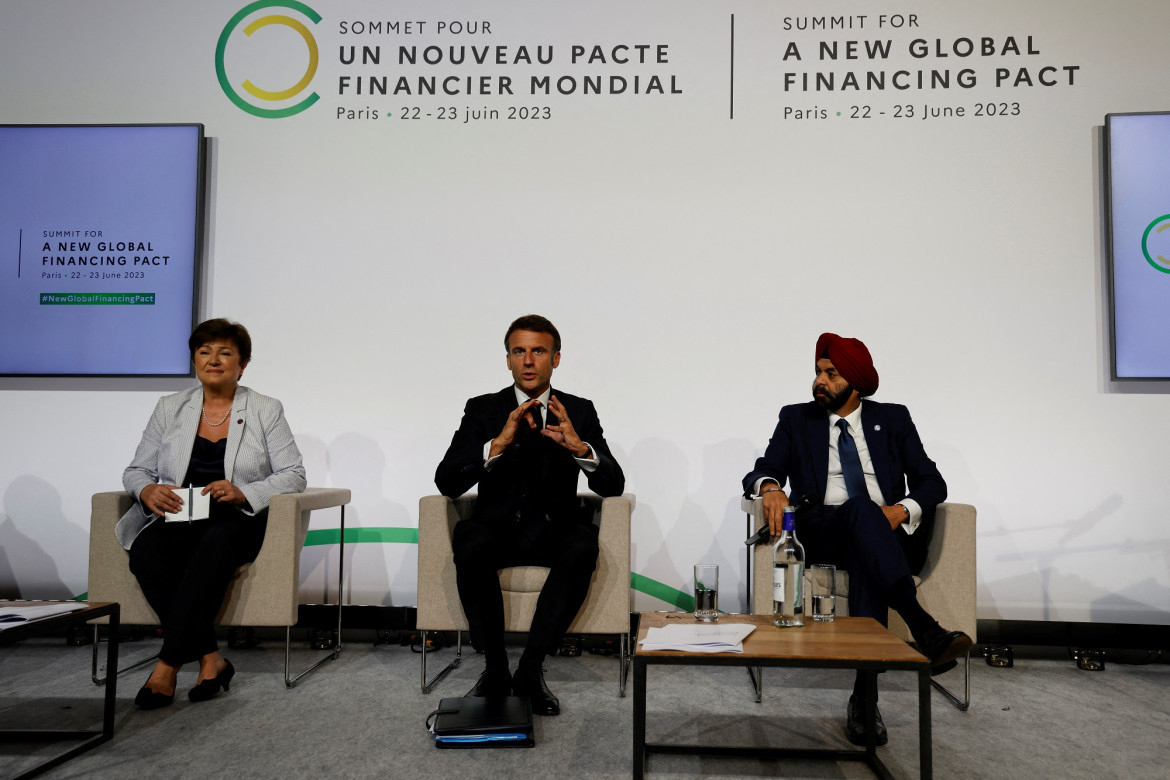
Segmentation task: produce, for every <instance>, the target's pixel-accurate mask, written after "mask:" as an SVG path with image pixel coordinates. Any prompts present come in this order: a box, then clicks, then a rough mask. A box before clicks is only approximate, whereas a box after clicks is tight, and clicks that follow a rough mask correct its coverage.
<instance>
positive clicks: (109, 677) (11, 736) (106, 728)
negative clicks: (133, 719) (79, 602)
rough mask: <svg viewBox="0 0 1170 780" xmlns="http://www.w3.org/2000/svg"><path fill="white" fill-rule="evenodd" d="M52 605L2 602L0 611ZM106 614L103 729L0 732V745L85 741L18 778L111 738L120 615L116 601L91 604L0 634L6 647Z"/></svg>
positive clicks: (20, 776) (45, 768) (5, 730)
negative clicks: (108, 627)
mask: <svg viewBox="0 0 1170 780" xmlns="http://www.w3.org/2000/svg"><path fill="white" fill-rule="evenodd" d="M54 603H55V602H51V601H5V602H0V608H3V607H6V606H8V607H16V606H19V607H36V606H46V605H52V604H54ZM106 615H109V618H110V641H109V646H108V647H107V649H106V671H107V674H106V691H105V694H106V695H105V702H104V705H103V710H102V729H101V731H77V730H64V729H0V742H32V741H42V740H58V739H75V740H76V739H80V740H84V741H83V742H81V743H80V744H78V745H75V746H73V747H72V748H70V749H69V750H67V751H65V752H64V753H61V754H59V755H56V756H53V757H52V758H50V759H49V760H47V761H45V762H43V763H41V764H38V765H36V766H34V767H32V768H31V769H29V770H27V771H25V772H24V773H23V774H20V775H18V776H17V778H26V777H33V776H34V775H39V774H40V773H41V772H44V771H45V770H47V769H50V768H51V767H55V766H57V765H58V764H61V763H64V762H65V761H68V760H69V759H71V758H73V757H74V756H76V755H78V754H80V753H84V752H85V751H87V750H89V749H90V748H93V747H96V746H97V745H100V744H101V743H103V742H106V741H108V740H110V739H111V738H113V736H114V699H115V696H116V695H117V691H118V622H119V615H120V607H119V604H118V603H117V602H116V601H110V602H90V603H88V604H86V605H85V606H84V607H83V608H82V609H78V610H74V611H73V612H68V613H65V614H63V615H54V616H53V617H47V618H41V619H38V620H30V621H28V622H26V623H19V624H15V625H12V626H11V627H8V628H5V629H4V630H3V631H0V645H9V644H12V643H14V642H18V641H20V640H21V639H28V638H29V637H33V636H37V635H39V634H43V633H44V632H45V631H49V630H53V629H57V628H61V627H63V626H71V625H82V624H84V623H85V622H86V621H89V620H93V619H94V618H99V617H105V616H106Z"/></svg>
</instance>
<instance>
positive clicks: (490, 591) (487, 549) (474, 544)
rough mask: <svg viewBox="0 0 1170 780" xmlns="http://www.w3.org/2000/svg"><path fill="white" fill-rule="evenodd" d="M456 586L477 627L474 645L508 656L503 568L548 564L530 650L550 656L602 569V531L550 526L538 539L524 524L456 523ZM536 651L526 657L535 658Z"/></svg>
mask: <svg viewBox="0 0 1170 780" xmlns="http://www.w3.org/2000/svg"><path fill="white" fill-rule="evenodd" d="M452 547H453V548H454V552H455V572H456V584H457V586H458V588H459V600H460V601H461V602H462V603H463V612H464V614H466V615H467V622H468V625H469V627H470V629H471V644H472V646H473V647H474V648H475V649H476V650H480V651H481V652H484V653H487V654H488V655H489V656H490V655H492V654H493V653H503V652H504V599H503V594H502V593H501V591H500V578H499V570H500V569H503V568H506V567H509V566H546V567H548V569H549V574H548V579H547V580H545V583H544V587H543V588H542V589H541V591H540V596H539V597H538V598H537V601H536V613H535V614H534V615H533V616H532V625H531V627H530V628H529V633H528V645H527V649H528V650H529V651H535V652H538V653H540V656H539V657H541V658H543V657H544V655H545V654H551V653H555V652H556V651H557V649H559V648H560V646H561V642H562V640H563V639H564V636H565V632H566V631H567V630H568V629H569V624H570V623H572V622H573V618H575V617H576V616H577V612H578V611H580V609H581V605H582V604H583V603H585V596H586V595H587V594H588V593H589V581H590V579H591V578H592V577H593V570H594V569H595V568H597V555H598V546H597V529H596V528H595V527H594V526H593V525H586V524H581V523H574V524H567V523H562V524H556V523H552V522H549V523H546V524H545V527H544V529H542V531H541V532H540V533H539V535H537V536H536V538H535V539H532V538H529V536H528V535H526V534H525V533H523V532H522V530H521V528H520V524H519V523H512V522H507V521H505V522H502V523H485V522H476V521H474V520H469V521H463V522H461V523H458V524H456V526H455V532H454V537H453V539H452ZM530 654H531V653H526V655H530Z"/></svg>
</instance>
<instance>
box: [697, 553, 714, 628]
mask: <svg viewBox="0 0 1170 780" xmlns="http://www.w3.org/2000/svg"><path fill="white" fill-rule="evenodd" d="M718 619H719V565H718V564H714V563H696V564H695V620H700V621H702V622H704V623H714V622H715V621H716V620H718Z"/></svg>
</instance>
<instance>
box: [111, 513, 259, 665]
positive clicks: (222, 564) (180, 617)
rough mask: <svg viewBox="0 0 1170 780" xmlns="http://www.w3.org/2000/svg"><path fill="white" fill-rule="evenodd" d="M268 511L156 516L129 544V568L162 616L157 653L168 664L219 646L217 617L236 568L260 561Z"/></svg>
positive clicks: (214, 649) (205, 652) (197, 656)
mask: <svg viewBox="0 0 1170 780" xmlns="http://www.w3.org/2000/svg"><path fill="white" fill-rule="evenodd" d="M267 527H268V510H267V509H265V510H263V511H262V512H258V513H257V514H256V515H255V516H249V515H245V514H244V513H242V512H239V511H235V510H233V511H232V512H231V515H230V516H229V517H226V518H224V519H208V520H197V521H195V522H193V523H167V522H164V521H162V520H156V521H155V522H153V523H151V524H150V525H149V526H147V527H146V528H145V529H144V530H143V531H142V533H140V534H138V537H137V538H135V540H134V543H133V544H132V545H131V546H130V571H131V572H133V573H134V576H135V577H137V578H138V584H139V586H141V588H142V592H143V594H144V595H145V596H146V600H147V601H148V602H150V606H151V607H152V608H154V611H155V612H156V613H157V614H158V616H159V619H160V620H161V621H162V629H163V646H162V650H160V651H159V654H158V657H159V658H161V659H162V660H163V661H166V662H167V663H169V664H175V665H179V664H185V663H187V662H189V661H196V660H198V659H200V658H202V657H203V656H205V655H207V654H208V653H212V652H215V651H216V650H217V649H218V648H219V646H218V645H217V644H216V641H215V616H216V614H217V613H218V612H219V608H220V606H221V605H222V604H223V598H224V595H225V594H226V593H227V588H228V584H229V583H230V582H231V580H232V577H233V576H234V575H235V573H236V569H238V568H240V567H241V566H243V565H244V564H245V563H251V562H252V561H254V560H256V556H257V555H258V554H259V553H260V546H261V545H262V544H263V543H264V531H265V529H266V528H267Z"/></svg>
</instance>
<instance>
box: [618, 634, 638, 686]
mask: <svg viewBox="0 0 1170 780" xmlns="http://www.w3.org/2000/svg"><path fill="white" fill-rule="evenodd" d="M618 648H619V650H618V652H619V653H620V657H619V660H620V663H621V666H620V667H619V670H618V675H619V676H618V698H619V699H620V698H625V695H626V678H627V677H629V676H630V666H631V665H632V662H633V660H634V659H633V653H632V652H631V650H632V648H631V647H630V635H629V634H621V635H619V637H618Z"/></svg>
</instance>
